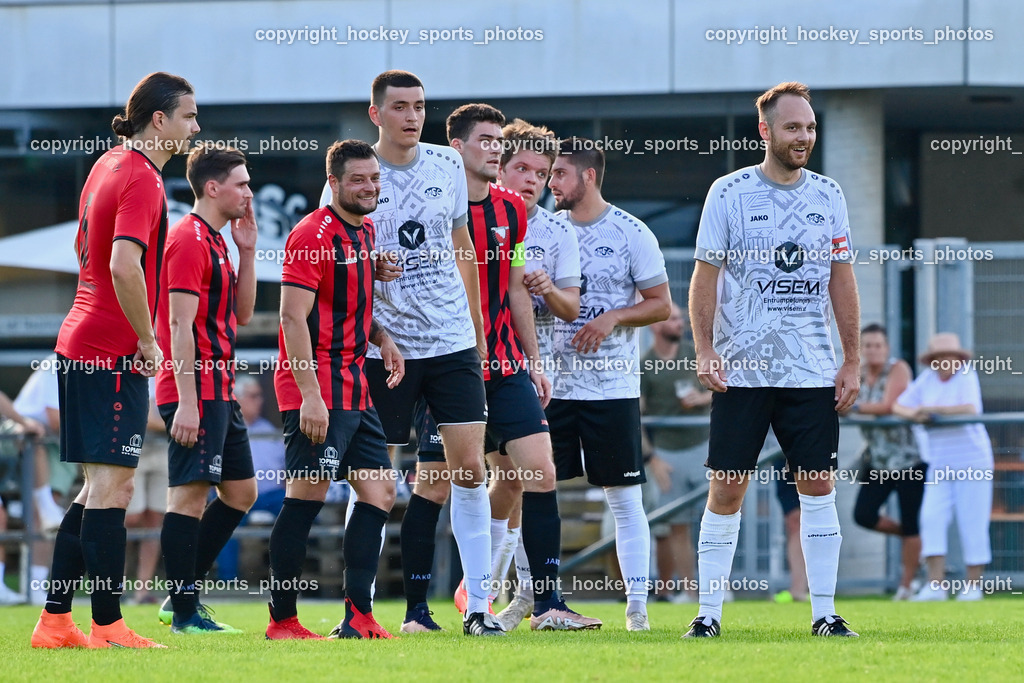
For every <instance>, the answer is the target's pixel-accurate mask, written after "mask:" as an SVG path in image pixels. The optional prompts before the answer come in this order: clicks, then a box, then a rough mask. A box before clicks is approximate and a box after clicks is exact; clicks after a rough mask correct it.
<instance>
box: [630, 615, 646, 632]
mask: <svg viewBox="0 0 1024 683" xmlns="http://www.w3.org/2000/svg"><path fill="white" fill-rule="evenodd" d="M626 630H627V631H650V630H651V622H650V621H648V619H647V614H646V613H644V612H630V613H629V614H627V615H626Z"/></svg>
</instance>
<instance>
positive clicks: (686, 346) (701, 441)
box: [640, 304, 711, 602]
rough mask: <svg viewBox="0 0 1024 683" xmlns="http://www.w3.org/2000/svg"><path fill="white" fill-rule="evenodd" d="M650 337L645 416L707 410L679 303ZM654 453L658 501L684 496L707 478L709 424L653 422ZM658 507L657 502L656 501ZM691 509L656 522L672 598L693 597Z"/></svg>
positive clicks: (661, 568) (643, 388)
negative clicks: (656, 424)
mask: <svg viewBox="0 0 1024 683" xmlns="http://www.w3.org/2000/svg"><path fill="white" fill-rule="evenodd" d="M650 330H651V334H652V335H653V337H654V341H653V343H652V344H651V348H650V349H648V350H647V353H646V354H644V356H643V358H642V359H641V367H642V368H643V371H644V372H643V375H642V376H641V378H640V380H641V381H640V396H641V400H642V403H643V410H644V413H645V414H646V415H657V416H666V417H671V416H677V415H707V414H708V412H709V411H710V405H711V392H710V391H706V390H705V389H704V388H703V387H701V386H700V384H698V383H697V377H696V374H695V372H694V371H695V369H696V362H697V361H696V359H697V354H696V351H694V348H693V343H692V342H691V341H689V339H687V338H686V333H687V332H688V331H689V325H688V323H687V321H686V318H685V317H684V316H683V313H682V311H681V310H680V308H679V306H676V305H675V304H673V305H672V313H671V315H670V316H669V318H668V319H667V320H664V321H662V322H658V323H654V324H652V325H651V326H650ZM650 436H651V441H652V445H653V454H652V456H651V459H650V461H649V462H648V463H647V467H648V470H649V471H650V472H651V474H652V475H653V477H654V480H655V481H656V482H657V492H658V496H659V500H658V503H659V504H667V503H669V502H671V501H674V500H677V499H679V498H682V497H683V496H684V495H686V494H687V493H689V492H690V491H692V490H693V489H694V488H696V487H697V486H700V485H701V484H703V483H705V482H706V481H707V471H706V469H705V467H704V461H705V460H706V459H707V455H708V426H707V425H703V426H700V427H657V428H654V429H652V430H650ZM656 507H657V506H656ZM692 521H693V512H692V511H691V510H682V511H680V512H678V513H676V514H675V515H674V516H672V517H670V518H669V519H668V520H666V522H665V523H663V524H662V525H659V527H662V528H663V529H667V533H664V532H662V533H660V534H659V533H658V531H659V529H658V528H655V529H654V530H653V531H654V532H655V537H656V538H657V549H656V552H657V558H658V577H659V578H660V579H661V583H662V585H664V586H672V585H673V582H674V580H675V579H679V583H678V584H675V585H677V586H679V587H680V589H681V590H679V591H677V592H675V593H674V594H673V595H671V596H670V600H672V601H673V602H696V599H697V583H696V582H697V572H696V571H695V566H694V564H695V563H694V544H693V539H692V535H691V533H690V528H691V525H692Z"/></svg>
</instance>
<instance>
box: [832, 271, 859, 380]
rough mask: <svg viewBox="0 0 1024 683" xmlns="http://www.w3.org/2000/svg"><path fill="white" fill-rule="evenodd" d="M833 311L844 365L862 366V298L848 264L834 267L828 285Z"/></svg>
mask: <svg viewBox="0 0 1024 683" xmlns="http://www.w3.org/2000/svg"><path fill="white" fill-rule="evenodd" d="M828 293H829V297H830V298H831V300H832V310H833V312H834V314H835V316H836V328H837V329H838V330H839V341H840V343H841V344H842V347H843V363H857V364H858V365H859V364H860V329H859V326H860V296H859V295H858V293H857V279H856V277H854V274H853V266H852V265H850V264H848V263H835V264H833V265H832V274H831V277H830V279H829V283H828Z"/></svg>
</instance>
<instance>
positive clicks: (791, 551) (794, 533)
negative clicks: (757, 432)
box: [772, 434, 807, 603]
mask: <svg viewBox="0 0 1024 683" xmlns="http://www.w3.org/2000/svg"><path fill="white" fill-rule="evenodd" d="M772 438H773V439H774V434H772ZM774 470H775V472H774V473H773V476H772V478H773V479H774V480H775V497H776V499H778V501H779V505H780V506H782V521H783V524H784V525H785V529H786V561H787V562H789V589H788V590H783V591H779V592H778V593H776V594H775V602H779V603H785V602H793V601H796V602H804V601H805V600H807V566H806V565H805V564H804V550H803V548H802V547H801V545H800V494H799V493H798V492H797V490H796V479H795V478H794V477H793V472H792V471H790V470H789V469H788V468H785V467H778V466H775V467H774Z"/></svg>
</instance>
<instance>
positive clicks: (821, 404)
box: [705, 387, 839, 472]
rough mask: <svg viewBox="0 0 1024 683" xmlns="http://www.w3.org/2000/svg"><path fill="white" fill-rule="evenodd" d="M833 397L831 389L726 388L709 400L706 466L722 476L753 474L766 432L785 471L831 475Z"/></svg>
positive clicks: (835, 433) (835, 442)
mask: <svg viewBox="0 0 1024 683" xmlns="http://www.w3.org/2000/svg"><path fill="white" fill-rule="evenodd" d="M835 391H836V390H835V387H819V388H813V389H782V388H778V387H754V388H750V387H729V390H728V391H726V392H724V393H716V394H715V395H714V396H712V397H711V441H710V443H709V445H708V460H707V462H706V463H705V464H706V465H707V466H708V467H710V468H711V469H713V470H718V471H723V472H752V471H753V470H754V469H755V468H756V466H757V458H758V455H759V454H760V453H761V447H762V446H764V439H765V436H767V434H768V427H769V426H770V427H771V428H772V429H773V430H774V431H775V436H776V437H777V438H778V440H779V445H780V446H781V447H782V452H783V453H784V454H785V456H786V462H787V463H788V464H789V469H790V470H792V471H794V472H804V471H807V472H824V471H832V470H834V469H835V468H836V464H837V462H836V453H837V451H838V449H839V414H838V413H837V412H836V401H835Z"/></svg>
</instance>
